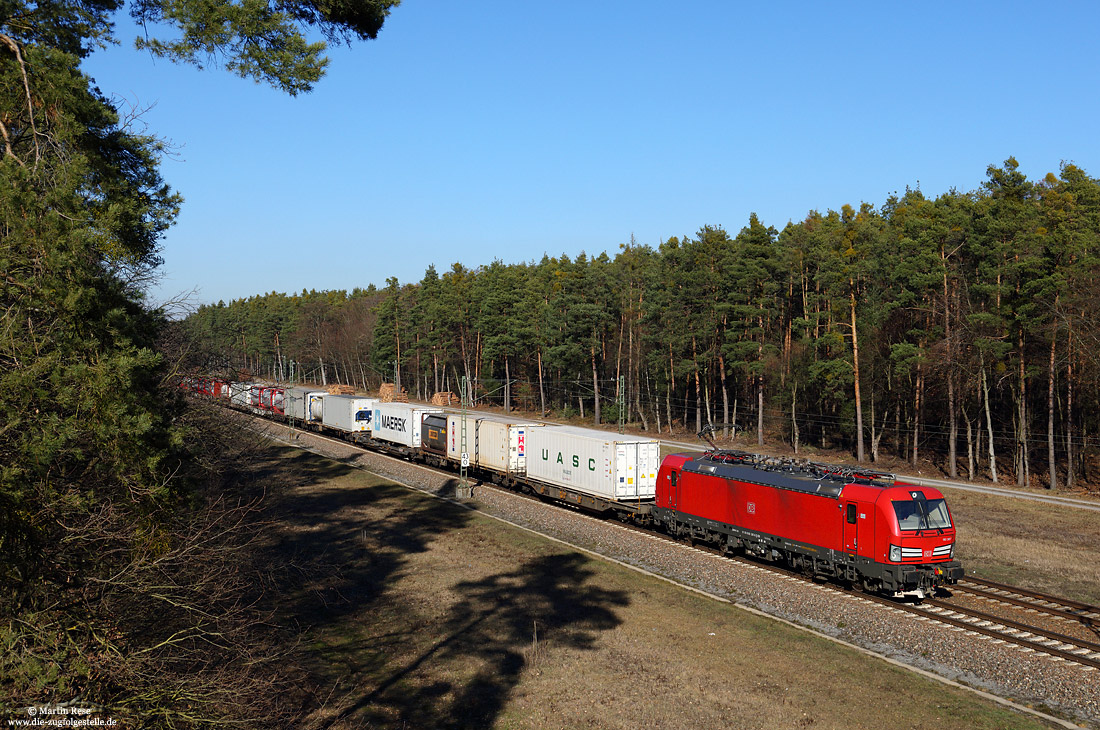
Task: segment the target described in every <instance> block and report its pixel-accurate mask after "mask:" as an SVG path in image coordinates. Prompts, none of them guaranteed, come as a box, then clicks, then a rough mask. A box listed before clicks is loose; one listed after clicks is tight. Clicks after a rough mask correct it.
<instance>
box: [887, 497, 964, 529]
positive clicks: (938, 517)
mask: <svg viewBox="0 0 1100 730" xmlns="http://www.w3.org/2000/svg"><path fill="white" fill-rule="evenodd" d="M892 504H893V505H894V514H895V515H897V518H898V527H899V528H901V529H902V530H936V529H942V528H946V527H951V517H950V516H949V515H948V512H947V502H945V501H944V500H942V499H929V500H923V499H920V500H917V499H914V500H906V501H904V502H893V503H892Z"/></svg>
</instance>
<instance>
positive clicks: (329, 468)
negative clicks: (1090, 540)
mask: <svg viewBox="0 0 1100 730" xmlns="http://www.w3.org/2000/svg"><path fill="white" fill-rule="evenodd" d="M260 478H261V479H263V480H264V481H265V483H266V484H267V488H268V494H269V498H268V509H267V515H266V519H267V520H269V522H270V529H269V530H267V531H266V535H267V540H266V543H265V544H263V545H258V546H257V547H258V548H260V549H263V550H265V551H267V552H268V554H269V555H270V560H271V562H272V564H273V565H282V566H293V567H294V570H293V571H291V572H289V573H288V574H287V575H288V577H289V578H291V580H290V581H289V582H288V583H287V584H286V586H285V588H284V593H285V594H286V597H287V598H286V600H285V601H284V602H283V604H282V606H283V608H282V615H281V616H280V623H281V624H283V625H298V626H300V627H301V644H300V647H299V650H298V651H299V652H300V653H301V654H302V655H304V657H305V661H306V662H307V665H308V666H309V667H310V670H311V675H312V678H313V681H314V683H315V685H316V689H315V690H314V691H313V692H311V694H312V695H313V696H314V697H315V698H317V706H316V707H315V709H314V710H313V713H312V716H311V717H310V718H309V719H310V722H309V723H308V724H309V725H311V726H316V725H324V726H325V727H333V728H340V727H370V728H380V727H395V728H396V727H399V728H489V727H496V728H517V729H520V728H578V727H599V728H637V727H648V728H654V729H659V728H693V727H699V728H702V727H706V728H713V727H737V728H776V727H812V728H842V727H843V728H874V729H876V730H877V729H878V728H882V727H891V728H941V727H944V726H952V727H968V728H1037V727H1044V726H1043V725H1042V724H1041V723H1039V721H1038V720H1036V719H1034V718H1031V717H1028V716H1023V715H1019V714H1016V713H1014V712H1011V711H1008V710H1006V709H1004V708H1002V707H1000V706H998V705H996V704H994V703H992V702H989V701H987V700H984V699H982V698H980V697H978V696H976V695H974V694H972V693H970V692H967V691H965V690H961V689H957V688H953V687H949V686H945V685H943V684H941V683H939V682H935V681H932V680H929V679H927V678H925V677H922V676H920V675H917V674H914V673H911V672H909V671H906V670H904V669H900V668H897V667H894V666H892V665H889V664H886V663H884V662H883V661H881V660H878V659H875V658H872V657H869V656H866V655H865V654H862V653H860V652H857V651H855V650H853V649H850V648H847V647H844V646H841V645H838V644H835V643H833V642H830V641H827V640H825V639H822V638H818V637H816V636H814V635H812V634H808V633H806V632H803V631H799V630H797V629H795V628H792V627H789V626H787V625H785V624H782V623H780V622H776V621H772V620H769V619H765V618H761V617H759V616H756V615H753V614H749V613H746V612H744V611H741V610H739V609H736V608H733V607H731V606H729V605H727V604H723V603H719V602H716V601H713V600H711V599H708V598H706V597H704V596H701V595H698V594H695V593H691V592H689V591H686V590H683V589H681V588H678V587H676V586H673V585H670V584H668V583H666V582H664V581H661V580H658V579H655V578H652V577H649V576H646V575H642V574H639V573H636V572H634V571H631V570H628V569H626V568H623V567H621V566H619V565H616V564H613V563H609V562H606V561H602V560H597V559H592V558H589V557H587V556H586V555H584V554H581V553H578V552H576V551H573V550H571V549H569V548H567V547H565V546H563V545H560V544H558V543H554V542H551V541H548V540H545V539H543V538H540V537H538V536H535V535H532V534H530V533H528V532H525V531H522V530H519V529H517V528H512V527H510V526H507V525H504V524H502V523H500V522H497V521H495V520H491V519H490V518H487V517H485V516H482V515H479V514H477V513H475V512H471V511H469V510H466V509H463V508H461V507H459V506H456V505H453V504H450V503H447V502H443V501H440V500H437V499H433V498H431V497H429V496H426V495H423V494H420V493H416V492H412V491H410V490H407V489H405V488H403V487H399V486H396V485H393V484H392V483H388V482H386V481H385V480H383V479H381V478H379V477H376V476H373V475H371V474H367V473H364V472H360V471H355V470H352V469H351V468H350V467H348V466H346V465H344V464H340V463H338V462H334V461H330V460H327V459H324V458H322V457H318V456H315V455H312V454H308V453H304V452H295V451H291V450H277V449H272V450H271V452H270V454H269V455H268V456H266V464H265V465H264V466H263V469H262V471H261V472H260ZM968 508H969V507H964V509H968ZM974 509H977V510H981V509H983V507H982V506H981V505H975V507H974ZM990 529H991V530H992V529H993V527H991V528H990ZM295 575H300V576H301V577H300V579H293V576H295ZM853 688H859V689H858V691H854V690H853ZM884 713H885V714H884Z"/></svg>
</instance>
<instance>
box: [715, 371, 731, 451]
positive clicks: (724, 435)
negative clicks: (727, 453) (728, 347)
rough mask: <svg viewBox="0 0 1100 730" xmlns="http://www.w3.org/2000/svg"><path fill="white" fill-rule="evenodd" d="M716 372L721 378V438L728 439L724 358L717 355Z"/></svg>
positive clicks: (728, 401) (728, 396) (727, 392)
mask: <svg viewBox="0 0 1100 730" xmlns="http://www.w3.org/2000/svg"><path fill="white" fill-rule="evenodd" d="M718 372H719V373H720V374H721V377H722V438H723V439H729V437H730V391H729V387H728V386H727V385H726V358H724V357H722V353H721V351H719V353H718Z"/></svg>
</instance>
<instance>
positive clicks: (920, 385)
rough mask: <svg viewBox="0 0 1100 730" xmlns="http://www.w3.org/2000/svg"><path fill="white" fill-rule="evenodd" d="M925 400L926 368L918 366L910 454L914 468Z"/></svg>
mask: <svg viewBox="0 0 1100 730" xmlns="http://www.w3.org/2000/svg"><path fill="white" fill-rule="evenodd" d="M923 398H924V366H923V365H917V383H916V388H915V389H914V393H913V451H912V452H911V453H910V454H909V456H910V463H912V465H913V466H914V467H916V466H917V459H918V458H919V457H918V448H917V447H918V445H919V444H920V423H921V418H920V415H921V408H923V406H924V404H923V403H922V400H923Z"/></svg>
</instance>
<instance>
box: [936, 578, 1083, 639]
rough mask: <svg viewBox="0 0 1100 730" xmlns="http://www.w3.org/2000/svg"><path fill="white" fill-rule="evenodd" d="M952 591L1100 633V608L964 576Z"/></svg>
mask: <svg viewBox="0 0 1100 730" xmlns="http://www.w3.org/2000/svg"><path fill="white" fill-rule="evenodd" d="M951 590H952V592H955V591H960V592H963V593H967V594H969V595H972V596H976V597H978V598H981V599H983V600H986V601H989V602H991V603H1001V604H1004V605H1009V606H1017V607H1019V608H1023V609H1025V610H1027V611H1036V612H1041V613H1045V614H1049V615H1051V616H1057V617H1059V618H1062V619H1065V620H1067V621H1076V622H1078V623H1081V624H1083V625H1085V626H1088V627H1090V628H1092V627H1095V628H1097V629H1098V630H1100V606H1092V605H1090V604H1088V603H1081V602H1079V601H1072V600H1069V599H1066V598H1059V597H1057V596H1051V595H1048V594H1045V593H1039V592H1037V591H1030V590H1027V589H1024V588H1018V587H1016V586H1008V585H1004V584H1003V583H994V582H993V581H991V580H985V579H983V578H977V577H974V576H967V577H966V578H965V579H964V580H962V581H960V582H959V584H958V585H957V586H955V587H953V588H952V589H951Z"/></svg>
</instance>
